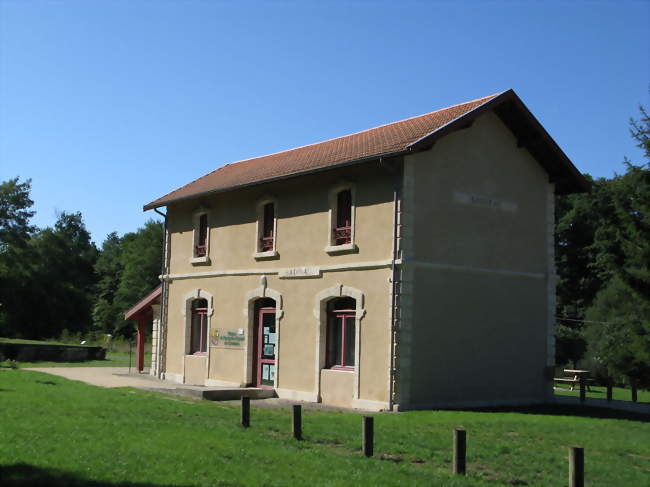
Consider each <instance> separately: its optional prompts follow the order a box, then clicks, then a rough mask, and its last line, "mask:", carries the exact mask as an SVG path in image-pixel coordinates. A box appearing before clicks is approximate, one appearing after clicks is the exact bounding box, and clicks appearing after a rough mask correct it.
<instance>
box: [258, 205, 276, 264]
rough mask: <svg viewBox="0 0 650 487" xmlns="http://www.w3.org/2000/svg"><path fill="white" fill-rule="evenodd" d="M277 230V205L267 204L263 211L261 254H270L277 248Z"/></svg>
mask: <svg viewBox="0 0 650 487" xmlns="http://www.w3.org/2000/svg"><path fill="white" fill-rule="evenodd" d="M274 229H275V205H274V204H273V203H272V202H271V203H266V204H265V205H264V211H263V222H262V236H261V237H260V252H269V251H271V250H273V248H274V247H275V246H274V245H273V244H274V241H273V240H274V236H273V233H274Z"/></svg>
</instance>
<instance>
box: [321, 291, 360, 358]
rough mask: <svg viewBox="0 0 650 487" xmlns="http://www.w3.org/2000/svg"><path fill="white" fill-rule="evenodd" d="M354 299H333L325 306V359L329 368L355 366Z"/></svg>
mask: <svg viewBox="0 0 650 487" xmlns="http://www.w3.org/2000/svg"><path fill="white" fill-rule="evenodd" d="M355 328H356V301H355V300H354V299H352V298H339V299H334V300H332V301H330V302H329V303H328V306H327V361H326V367H328V368H331V369H343V370H353V369H354V366H355V336H356V333H355V332H356V330H355Z"/></svg>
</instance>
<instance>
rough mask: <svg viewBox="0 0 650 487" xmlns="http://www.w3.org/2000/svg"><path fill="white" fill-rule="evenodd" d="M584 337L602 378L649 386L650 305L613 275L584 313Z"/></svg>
mask: <svg viewBox="0 0 650 487" xmlns="http://www.w3.org/2000/svg"><path fill="white" fill-rule="evenodd" d="M586 317H587V320H588V321H587V324H586V330H585V336H586V338H587V343H588V345H589V356H590V358H591V359H592V361H593V362H594V363H595V364H597V365H599V366H601V367H603V368H604V369H606V372H605V373H604V374H603V375H607V376H610V377H614V378H615V379H616V380H617V381H619V382H622V381H623V379H624V378H625V377H634V378H636V379H637V380H638V381H639V385H641V386H643V387H650V302H649V301H648V300H647V299H644V298H643V297H642V296H641V295H639V294H638V293H636V292H634V291H633V290H632V289H631V288H630V287H629V286H628V285H627V284H626V283H625V282H624V281H623V280H622V279H621V278H620V277H619V276H616V277H614V278H613V279H612V281H611V282H610V283H609V284H608V285H607V287H605V288H604V289H603V290H602V291H601V292H599V293H598V295H597V296H596V299H595V300H594V303H593V305H592V306H591V307H590V308H589V309H588V310H587V314H586Z"/></svg>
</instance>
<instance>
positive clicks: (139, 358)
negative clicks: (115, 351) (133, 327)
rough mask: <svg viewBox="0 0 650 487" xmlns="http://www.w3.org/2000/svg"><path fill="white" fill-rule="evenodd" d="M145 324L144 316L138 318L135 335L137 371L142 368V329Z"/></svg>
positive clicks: (140, 370)
mask: <svg viewBox="0 0 650 487" xmlns="http://www.w3.org/2000/svg"><path fill="white" fill-rule="evenodd" d="M145 326H146V321H145V320H144V318H140V319H139V320H138V335H137V347H136V349H137V361H138V372H142V371H143V370H144V330H145Z"/></svg>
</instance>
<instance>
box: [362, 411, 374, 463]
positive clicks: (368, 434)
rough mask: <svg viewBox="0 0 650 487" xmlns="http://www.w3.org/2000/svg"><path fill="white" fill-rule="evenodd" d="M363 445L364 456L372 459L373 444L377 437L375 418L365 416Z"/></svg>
mask: <svg viewBox="0 0 650 487" xmlns="http://www.w3.org/2000/svg"><path fill="white" fill-rule="evenodd" d="M362 425H363V427H362V440H363V441H362V443H363V454H364V455H365V456H367V457H371V456H372V454H373V453H374V452H373V442H374V437H375V431H374V426H373V417H372V416H364V417H363V423H362Z"/></svg>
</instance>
